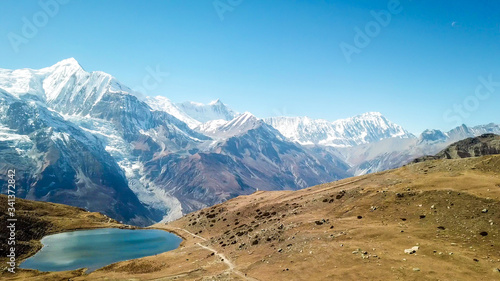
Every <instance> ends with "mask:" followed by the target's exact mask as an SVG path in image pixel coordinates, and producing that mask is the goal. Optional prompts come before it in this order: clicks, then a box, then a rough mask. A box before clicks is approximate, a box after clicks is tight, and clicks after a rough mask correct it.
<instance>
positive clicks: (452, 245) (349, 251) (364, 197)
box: [18, 155, 500, 280]
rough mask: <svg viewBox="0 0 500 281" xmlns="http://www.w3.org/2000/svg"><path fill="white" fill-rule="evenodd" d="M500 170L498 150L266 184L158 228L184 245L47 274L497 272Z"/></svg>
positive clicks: (382, 276)
mask: <svg viewBox="0 0 500 281" xmlns="http://www.w3.org/2000/svg"><path fill="white" fill-rule="evenodd" d="M499 175H500V157H499V156H498V155H489V156H482V157H475V158H464V159H445V160H431V161H425V162H421V163H415V164H410V165H407V166H404V167H401V168H399V169H395V170H390V171H386V172H381V173H376V174H370V175H364V176H359V177H355V178H349V179H344V180H340V181H336V182H333V183H327V184H322V185H319V186H314V187H311V188H307V189H303V190H299V191H272V192H269V191H258V192H255V193H253V194H251V195H247V196H240V197H237V198H234V199H231V200H229V201H227V202H225V203H222V204H219V205H215V206H213V207H210V208H205V209H202V210H200V211H197V212H194V213H191V214H188V215H186V216H184V217H183V218H181V219H179V220H176V221H174V222H170V223H167V224H165V223H160V224H156V225H154V226H152V227H153V228H159V229H165V230H168V231H171V232H173V233H176V234H177V235H179V236H181V237H182V238H183V239H184V241H183V243H182V244H181V247H180V248H179V249H176V250H174V251H171V252H167V253H163V254H159V255H156V256H154V257H145V258H141V259H136V260H131V261H125V262H119V263H116V264H113V265H110V266H107V267H105V268H103V269H100V270H97V271H95V272H92V273H91V274H89V275H82V276H79V277H75V272H67V273H50V274H49V275H47V276H61V277H62V276H74V278H73V279H72V280H108V279H140V280H158V279H161V280H176V279H177V280H206V279H207V278H208V279H210V280H283V278H286V279H288V280H324V278H328V279H360V278H362V279H365V280H398V279H399V280H479V279H483V280H494V279H496V278H498V276H500V271H499V270H498V269H499V268H500V245H499V244H498V237H499V235H500V227H499V224H500V221H499V219H500V216H499V214H500V176H499ZM406 252H408V253H406ZM52 274H54V275H52ZM61 274H62V275H61ZM66 274H67V275H66ZM21 276H30V275H21ZM31 276H33V275H31ZM20 278H21V277H20ZM485 278H486V279H485ZM488 278H489V279H488ZM18 280H25V279H18ZM33 280H37V279H36V278H35V279H33ZM39 280H43V279H39ZM53 280H57V279H53Z"/></svg>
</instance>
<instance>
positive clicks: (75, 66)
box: [45, 58, 83, 71]
mask: <svg viewBox="0 0 500 281" xmlns="http://www.w3.org/2000/svg"><path fill="white" fill-rule="evenodd" d="M61 68H65V69H72V70H75V71H76V70H83V67H82V66H81V65H80V63H79V62H78V61H77V60H76V59H75V58H68V59H64V60H62V61H60V62H58V63H56V64H54V65H53V66H50V67H47V68H45V69H61Z"/></svg>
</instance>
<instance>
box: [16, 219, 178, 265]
mask: <svg viewBox="0 0 500 281" xmlns="http://www.w3.org/2000/svg"><path fill="white" fill-rule="evenodd" d="M181 242H182V239H181V238H180V237H178V236H176V235H175V234H172V233H169V232H166V231H163V230H158V229H139V230H130V229H118V228H104V229H93V230H82V231H73V232H65V233H59V234H54V235H49V236H46V237H44V238H43V239H42V244H43V248H42V249H41V250H40V251H39V252H38V253H36V254H35V255H34V256H32V257H30V258H28V259H27V260H25V261H24V262H23V263H21V265H20V267H21V268H26V269H28V268H29V269H38V270H40V271H64V270H74V269H78V268H84V267H86V268H88V269H89V270H88V272H89V271H94V270H96V269H99V268H101V267H104V266H106V265H109V264H112V263H115V262H118V261H124V260H130V259H136V258H140V257H145V256H152V255H156V254H159V253H163V252H167V251H171V250H173V249H176V248H177V247H179V245H180V243H181Z"/></svg>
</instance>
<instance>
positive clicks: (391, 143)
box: [334, 124, 500, 175]
mask: <svg viewBox="0 0 500 281" xmlns="http://www.w3.org/2000/svg"><path fill="white" fill-rule="evenodd" d="M491 133H493V134H500V126H499V125H496V124H487V125H481V126H475V127H467V126H466V125H462V126H459V127H456V128H455V129H452V130H450V131H448V132H442V131H440V130H425V131H424V132H422V134H421V135H420V136H419V137H418V138H389V139H384V140H382V141H379V142H374V143H368V144H363V145H359V146H353V147H346V148H337V150H336V151H335V153H334V154H335V155H337V156H339V157H340V158H341V159H342V160H344V161H345V162H346V163H348V164H349V165H350V166H351V168H350V172H352V173H353V174H354V175H363V174H367V173H374V172H380V171H384V170H389V169H393V168H397V167H400V166H402V165H405V164H407V163H409V162H410V161H412V160H413V159H416V158H419V157H422V156H425V155H434V154H436V153H438V152H439V151H441V150H442V149H444V148H446V147H447V146H449V145H450V144H452V143H454V142H456V141H459V140H463V139H466V138H470V137H477V136H480V135H483V134H491Z"/></svg>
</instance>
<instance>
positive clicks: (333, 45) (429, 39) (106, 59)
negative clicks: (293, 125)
mask: <svg viewBox="0 0 500 281" xmlns="http://www.w3.org/2000/svg"><path fill="white" fill-rule="evenodd" d="M55 1H56V0H43V1H17V0H16V1H15V0H6V1H1V2H0V11H1V12H0V15H1V16H0V54H1V55H0V67H1V68H10V69H16V68H25V67H29V68H42V67H45V66H49V65H52V64H54V63H56V62H57V61H60V60H62V59H65V58H69V57H74V58H76V59H77V60H78V61H79V62H80V64H81V65H82V66H83V67H84V68H85V69H86V70H87V71H93V70H101V71H105V72H108V73H110V74H112V75H114V76H115V77H117V78H118V79H119V80H120V81H122V82H123V83H124V84H126V85H128V86H130V87H131V88H139V87H142V86H143V82H142V81H143V80H144V78H145V77H146V76H147V75H148V69H155V68H157V67H158V68H159V69H160V70H161V71H162V72H168V73H169V75H168V77H163V76H162V77H161V79H160V81H158V82H159V83H157V84H156V85H154V87H151V88H148V90H147V94H148V95H163V96H166V97H168V98H170V99H171V100H173V101H175V102H181V101H185V100H192V101H199V102H209V101H211V100H214V99H217V98H220V99H221V100H222V101H223V102H225V103H226V104H228V105H229V106H231V107H232V108H234V109H235V110H237V111H240V112H243V111H250V112H252V113H254V114H255V115H256V116H258V117H270V116H278V115H289V116H303V115H306V116H310V117H312V118H324V119H328V120H336V119H339V118H346V117H349V116H354V115H357V114H361V113H363V112H368V111H380V112H382V113H383V114H384V115H385V116H387V117H388V118H389V119H390V120H392V121H394V122H396V123H398V124H400V125H402V126H404V127H405V128H407V129H408V130H410V131H411V132H413V133H417V134H418V133H420V132H421V131H422V130H424V129H426V128H437V129H446V130H447V129H451V128H453V127H454V126H456V125H457V124H458V123H465V124H468V125H477V124H484V123H489V122H496V123H500V118H499V114H498V108H499V105H500V85H499V83H500V69H499V67H500V2H498V1H481V2H482V3H479V2H478V1H424V0H422V1H409V0H400V4H399V6H397V9H395V8H394V7H393V6H391V7H392V9H389V8H388V5H396V4H394V3H393V2H391V1H395V0H390V1H373V0H357V1H347V0H346V1H340V0H339V1H319V0H318V1H305V0H302V1H299V0H294V1H292V0H275V1H269V0H252V1H250V0H242V1H238V0H217V1H212V0H209V1H182V0H176V1H117V0H110V1H95V0H86V1H82V0H80V1H78V0H73V1H70V0H64V1H62V0H60V1H61V2H68V3H65V4H57V6H54V5H52V6H50V5H49V7H50V8H51V9H49V10H48V11H49V12H45V10H44V9H43V6H44V5H43V3H52V4H54V3H57V2H55ZM41 3H42V4H41ZM214 3H215V4H214ZM231 3H232V4H233V6H231ZM228 5H229V6H228ZM215 6H217V7H219V8H220V9H222V10H219V12H218V11H217V9H216V8H215ZM55 7H57V11H55V12H54V13H52V12H50V11H54V10H55ZM228 7H229V8H228ZM224 8H226V9H230V10H226V11H224V10H223V9H224ZM373 12H376V13H383V14H384V15H387V13H389V14H390V15H391V19H390V21H387V18H384V19H385V22H384V21H382V22H381V23H383V24H381V23H380V22H377V21H376V19H375V17H374V16H373ZM43 13H45V18H44V15H43ZM221 15H222V17H223V18H221ZM44 20H45V21H44ZM26 21H28V22H29V23H31V24H35V27H36V28H37V31H36V32H31V33H29V32H28V33H26V32H24V33H23V27H24V26H25V25H26ZM37 25H38V26H37ZM377 25H378V27H379V28H378V29H377ZM367 27H368V28H372V29H368V30H369V31H370V30H371V31H370V32H371V35H366V28H367ZM356 28H358V29H359V30H362V32H363V33H364V34H365V35H366V36H368V38H369V44H358V45H356V42H357V41H356V42H355V36H356V34H357V31H356V30H358V29H356ZM25 29H26V28H25ZM12 34H15V35H12ZM16 36H18V37H16ZM19 36H20V37H22V38H24V39H22V43H19V42H21V41H19ZM14 37H15V38H17V39H18V40H17V41H15V40H14V41H13V38H14ZM28 37H29V38H28ZM12 42H15V43H12ZM358 43H359V42H358ZM364 43H366V42H364ZM13 44H14V45H15V47H13ZM341 44H344V46H346V44H347V45H349V46H352V47H353V48H356V50H357V52H356V53H353V54H352V55H351V56H350V58H351V61H350V62H348V61H347V60H346V56H345V55H344V52H343V49H342V48H341ZM365 45H366V46H365ZM358 47H362V48H358ZM15 48H17V49H18V50H17V52H16V51H15ZM350 50H352V49H350ZM479 77H483V78H482V79H480V78H479ZM484 80H486V81H487V80H491V81H490V82H489V83H485V82H481V81H484ZM496 81H498V82H496ZM483 84H486V85H483ZM476 90H477V92H476Z"/></svg>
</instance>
